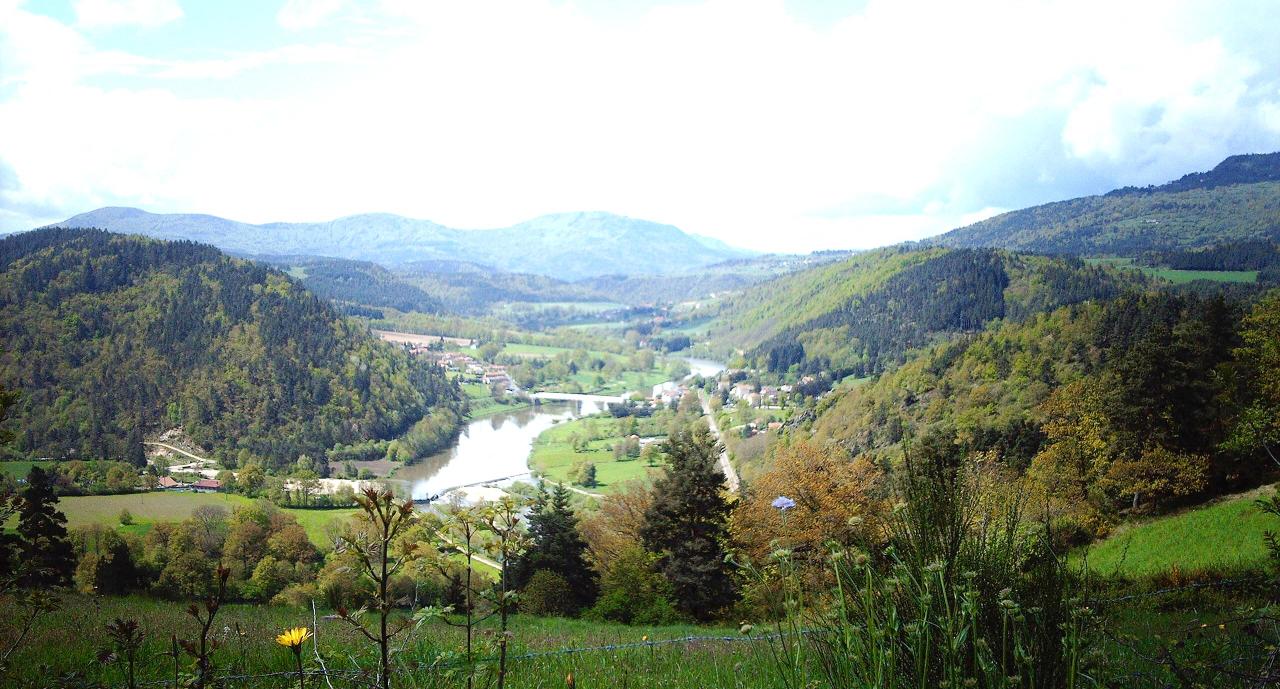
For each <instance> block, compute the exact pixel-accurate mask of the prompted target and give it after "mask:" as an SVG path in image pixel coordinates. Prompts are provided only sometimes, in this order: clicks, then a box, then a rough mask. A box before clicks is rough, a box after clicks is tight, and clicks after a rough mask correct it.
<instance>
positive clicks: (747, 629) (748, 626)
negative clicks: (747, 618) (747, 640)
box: [738, 622, 755, 636]
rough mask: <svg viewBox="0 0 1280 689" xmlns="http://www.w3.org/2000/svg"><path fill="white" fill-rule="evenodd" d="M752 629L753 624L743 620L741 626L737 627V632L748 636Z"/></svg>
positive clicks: (753, 627)
mask: <svg viewBox="0 0 1280 689" xmlns="http://www.w3.org/2000/svg"><path fill="white" fill-rule="evenodd" d="M752 629H755V625H752V624H749V623H747V622H743V623H742V626H741V627H739V628H738V633H739V634H742V635H743V636H748V635H750V634H751V630H752Z"/></svg>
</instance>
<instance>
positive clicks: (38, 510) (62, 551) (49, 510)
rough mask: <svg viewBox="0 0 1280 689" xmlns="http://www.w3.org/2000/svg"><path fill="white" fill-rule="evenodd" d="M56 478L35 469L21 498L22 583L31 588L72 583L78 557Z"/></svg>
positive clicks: (19, 501)
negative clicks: (56, 489)
mask: <svg viewBox="0 0 1280 689" xmlns="http://www.w3.org/2000/svg"><path fill="white" fill-rule="evenodd" d="M57 504H58V495H57V493H55V492H54V490H53V477H52V476H51V475H50V474H49V473H48V472H46V471H45V470H44V469H41V468H40V467H32V468H31V473H29V474H27V485H26V487H25V488H23V489H22V493H21V495H19V497H18V535H19V536H21V537H22V546H21V563H20V564H21V569H22V570H23V573H22V584H23V586H26V587H30V588H44V587H48V586H64V585H66V584H69V583H71V575H72V574H73V573H75V569H76V558H75V552H74V551H73V550H72V548H71V541H70V540H69V539H68V538H67V517H66V515H64V514H63V513H62V512H59V511H58V508H57Z"/></svg>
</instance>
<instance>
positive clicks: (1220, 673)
mask: <svg viewBox="0 0 1280 689" xmlns="http://www.w3.org/2000/svg"><path fill="white" fill-rule="evenodd" d="M1269 584H1274V579H1270V578H1267V577H1251V578H1240V579H1231V580H1221V581H1207V582H1189V583H1187V584H1183V585H1179V586H1168V587H1163V588H1159V589H1154V590H1151V591H1143V592H1135V593H1129V594H1123V595H1118V596H1112V597H1092V598H1086V599H1085V600H1084V604H1085V605H1089V606H1092V607H1095V608H1101V607H1105V606H1115V605H1128V604H1133V603H1137V602H1141V601H1147V600H1157V599H1162V598H1168V597H1171V596H1175V595H1178V594H1185V593H1195V592H1201V591H1205V590H1207V589H1245V590H1247V589H1250V588H1255V587H1258V588H1260V587H1264V586H1267V585H1269ZM1157 605H1160V604H1157ZM1210 632H1217V633H1216V634H1210ZM830 633H833V630H831V629H815V628H811V629H803V630H799V631H795V632H768V633H760V634H751V633H748V634H741V635H726V634H715V635H686V636H678V637H669V638H659V639H644V640H639V641H627V642H621V643H604V644H593V645H582V646H568V647H562V648H552V649H545V650H527V651H519V652H514V653H511V654H509V655H507V657H506V659H505V660H506V667H507V668H508V671H509V672H510V673H511V674H512V675H515V674H518V673H520V672H526V673H530V672H534V671H535V670H536V671H538V672H541V673H542V674H543V675H547V676H550V675H553V674H554V673H553V672H549V670H551V669H555V670H559V671H560V672H562V673H563V671H564V669H566V668H568V669H574V668H573V665H572V662H568V660H567V659H570V658H571V657H573V656H587V655H605V656H610V658H608V659H600V660H599V662H598V664H597V665H596V667H609V666H610V665H611V664H618V663H620V661H619V660H618V658H620V657H621V656H623V655H624V654H627V653H633V652H637V651H645V650H648V651H649V652H650V654H652V653H654V652H656V651H658V650H660V649H667V650H668V652H669V654H670V655H669V656H668V657H665V659H664V656H662V655H661V654H660V655H659V656H658V657H657V661H656V663H657V664H659V665H661V664H663V663H666V667H673V666H674V667H677V668H679V667H681V663H686V664H694V663H699V662H706V658H707V657H712V656H714V651H713V649H717V648H721V649H723V648H739V649H742V650H743V652H744V653H755V652H757V647H760V646H763V645H765V644H770V645H772V644H774V643H775V642H779V641H783V640H785V639H788V638H793V637H796V636H800V637H814V636H821V635H824V634H830ZM1097 646H1098V648H1099V649H1100V650H1101V651H1102V652H1103V653H1105V654H1112V655H1114V654H1119V653H1123V654H1124V655H1125V657H1126V658H1129V659H1131V660H1132V661H1133V662H1134V664H1135V665H1134V667H1133V669H1132V670H1131V671H1128V672H1129V674H1128V675H1127V677H1128V680H1129V681H1128V684H1127V685H1128V686H1135V687H1136V686H1146V687H1190V686H1240V687H1272V686H1280V617H1273V616H1270V615H1269V614H1267V613H1264V612H1262V611H1252V612H1239V613H1238V614H1233V615H1229V616H1227V617H1224V618H1220V619H1216V620H1215V621H1214V623H1213V624H1209V623H1206V622H1203V621H1201V620H1199V619H1198V618H1197V617H1196V616H1195V615H1192V616H1190V617H1189V618H1188V620H1187V622H1186V623H1185V624H1183V625H1181V626H1179V627H1176V628H1166V629H1165V630H1164V638H1161V637H1155V641H1154V642H1153V639H1152V638H1151V636H1150V635H1148V636H1145V637H1144V636H1134V635H1131V634H1122V633H1117V632H1116V631H1115V630H1114V629H1108V628H1101V629H1099V630H1098V635H1097ZM491 649H492V645H490V646H489V647H488V648H487V649H486V650H485V651H484V652H478V653H476V654H473V655H471V656H469V657H467V656H465V655H463V654H461V653H458V652H443V651H442V650H441V649H435V651H437V652H432V653H422V652H420V651H421V649H419V652H416V653H415V652H413V651H407V650H404V649H402V650H401V652H400V653H399V654H398V656H397V660H396V662H395V664H394V667H393V677H394V679H395V683H396V685H397V686H410V687H428V686H429V687H437V686H469V684H468V683H467V682H466V681H465V679H464V678H467V677H472V678H477V677H481V676H483V677H484V678H485V679H484V680H483V681H481V680H479V679H477V681H476V682H475V686H477V687H485V686H492V685H493V677H494V673H495V671H496V670H495V668H496V665H497V664H498V663H499V662H500V660H501V657H500V656H499V655H498V654H497V653H494V652H492V650H491ZM1206 649H1207V650H1206ZM314 650H315V659H314V661H312V660H311V655H310V653H308V665H309V666H310V667H308V668H307V669H305V670H304V671H303V679H304V681H305V685H306V686H307V687H323V688H324V689H340V688H342V687H351V688H353V689H354V688H360V687H374V686H377V682H378V675H377V670H376V669H375V668H374V667H373V666H372V665H371V664H370V663H367V662H366V663H364V664H361V663H358V662H357V661H356V659H355V658H350V659H349V663H348V662H342V663H336V662H333V660H332V659H331V660H330V661H329V662H328V663H325V662H324V661H323V660H322V659H321V657H320V654H319V652H318V648H317V649H314ZM709 650H711V651H713V653H710V654H708V655H707V656H704V657H699V658H693V657H691V656H688V655H687V653H689V652H691V651H709ZM1197 654H1199V655H1197ZM428 658H429V659H428ZM653 660H654V656H653V655H643V656H641V657H640V658H639V659H638V660H637V661H636V663H634V664H633V665H631V666H629V668H630V669H635V667H637V666H639V665H643V663H644V662H645V661H653ZM560 661H563V662H562V663H561V664H557V662H560ZM339 664H341V665H342V667H337V665H339ZM544 666H545V667H544ZM552 666H554V667H552ZM767 666H768V662H767V660H766V661H765V662H764V663H763V664H762V665H760V666H759V669H761V670H763V669H765V668H767ZM737 669H738V668H737V666H734V667H733V671H735V672H736V671H737ZM175 671H176V668H175ZM153 676H154V675H153ZM298 678H299V675H298V671H297V670H285V671H273V672H261V673H234V672H228V673H227V674H223V675H217V676H216V677H214V678H211V679H210V680H209V682H208V683H207V685H206V686H209V687H225V688H227V689H233V688H236V687H240V688H244V689H248V688H253V687H284V686H297V681H298ZM1205 678H1209V679H1208V683H1207V684H1206V683H1205V681H1206V680H1205ZM756 679H757V680H760V682H761V684H750V683H748V684H746V685H742V684H741V683H739V684H738V685H737V686H761V685H762V684H763V683H764V681H765V680H764V678H756ZM1113 679H1115V678H1114V677H1113ZM544 680H545V678H544ZM549 681H550V680H545V681H542V682H539V683H538V684H537V685H538V686H548V687H554V686H564V682H563V679H560V680H559V683H558V684H553V683H549ZM1224 682H1225V684H1224ZM189 684H190V679H189V677H183V676H180V675H178V676H171V677H169V678H166V679H157V680H149V681H145V682H139V683H138V684H137V686H139V687H157V688H158V687H174V686H187V685H189ZM521 685H522V686H524V684H523V683H522V684H521ZM115 686H122V684H120V683H117V684H116V685H115ZM624 686H625V683H624ZM708 686H715V685H713V684H709V685H708Z"/></svg>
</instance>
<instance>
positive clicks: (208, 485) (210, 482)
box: [191, 478, 222, 493]
mask: <svg viewBox="0 0 1280 689" xmlns="http://www.w3.org/2000/svg"><path fill="white" fill-rule="evenodd" d="M191 488H192V489H193V490H195V492H197V493H214V492H217V491H220V490H222V481H219V480H218V479H214V478H202V479H200V480H199V481H196V482H195V483H193V484H191Z"/></svg>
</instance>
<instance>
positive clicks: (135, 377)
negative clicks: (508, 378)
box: [0, 230, 460, 472]
mask: <svg viewBox="0 0 1280 689" xmlns="http://www.w3.org/2000/svg"><path fill="white" fill-rule="evenodd" d="M0 330H3V332H4V333H5V342H4V344H5V351H4V353H3V355H2V357H0V381H3V383H4V384H5V385H7V386H9V387H11V388H15V389H19V390H21V392H22V397H21V400H20V402H19V404H18V406H17V408H16V410H15V412H14V414H13V416H14V419H13V420H12V421H11V423H12V424H13V426H12V427H13V428H14V429H15V430H17V431H18V440H17V444H18V448H19V450H20V451H21V452H23V453H25V454H30V455H36V456H45V457H55V458H77V457H78V458H85V459H89V458H111V459H123V460H125V461H129V462H131V463H134V464H137V465H141V464H142V463H143V462H144V461H145V459H144V457H143V453H142V446H141V443H142V439H143V437H144V435H145V434H147V433H149V432H151V431H154V430H158V429H161V428H169V427H174V426H182V427H183V428H184V429H185V430H186V432H187V433H188V434H189V435H190V436H191V437H192V438H193V439H194V440H195V441H196V442H197V443H199V444H201V445H205V446H208V447H212V448H217V449H219V450H220V452H219V454H220V456H221V457H222V458H223V459H224V463H228V464H235V463H236V462H237V461H241V460H243V461H250V460H253V461H254V462H255V463H260V464H264V465H266V466H269V467H270V466H274V467H283V466H286V465H290V464H292V463H294V462H296V461H297V460H299V458H300V457H309V458H310V459H309V460H308V461H309V463H311V464H312V466H310V467H308V468H312V469H315V470H317V471H320V472H323V471H324V470H325V467H324V466H323V458H324V456H325V452H326V450H329V449H330V448H332V447H333V446H335V445H337V444H345V445H350V444H352V443H356V442H360V441H363V440H369V439H381V438H391V437H394V436H397V435H400V434H402V433H404V432H405V431H406V430H409V429H410V427H411V426H413V425H414V424H421V423H422V422H423V421H424V420H427V419H433V418H434V417H436V416H442V417H443V418H449V419H453V420H454V421H453V422H451V423H447V424H443V426H444V427H445V428H440V429H435V428H434V426H433V432H434V431H441V432H442V433H443V436H442V437H441V438H439V439H438V440H441V441H442V440H447V439H448V437H450V436H451V431H452V429H453V428H454V426H455V424H456V419H457V414H456V408H457V407H458V406H459V399H460V397H459V393H458V391H457V389H456V387H455V386H454V385H453V384H452V383H451V382H449V381H448V380H447V379H446V378H445V377H444V375H443V374H442V373H441V372H440V371H439V370H438V369H436V368H434V367H431V366H428V365H426V364H424V363H422V362H420V361H418V360H415V359H413V358H411V357H410V356H408V355H407V354H405V353H404V352H401V351H397V350H396V349H395V348H393V347H391V346H388V345H385V344H383V343H381V342H379V341H378V340H376V339H375V338H373V337H371V336H370V335H369V334H368V332H367V331H365V330H364V329H363V328H361V327H360V326H359V325H357V324H356V323H354V322H352V321H350V320H347V319H345V318H342V317H341V316H340V315H338V314H337V313H336V312H335V310H334V309H333V307H331V306H329V305H328V304H326V303H325V302H323V301H321V300H319V299H317V298H316V297H315V296H313V295H311V294H309V293H308V292H306V291H305V290H303V289H302V288H301V287H299V286H298V285H297V283H295V282H294V281H292V280H291V279H289V278H288V277H287V276H286V275H284V274H282V273H280V272H278V271H275V270H271V269H269V268H266V267H264V266H261V265H256V264H252V263H247V262H244V261H239V260H233V259H229V258H227V257H225V256H223V255H222V254H220V253H219V252H218V251H217V250H216V249H214V248H212V247H208V246H204V245H199V244H192V243H189V242H160V241H155V240H146V239H140V238H136V237H125V236H119V235H112V234H109V233H106V232H102V231H97V230H40V231H35V232H29V233H25V234H20V235H14V236H11V237H8V238H6V239H5V240H4V241H2V242H0ZM436 425H439V424H436ZM242 463H243V462H242Z"/></svg>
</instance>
